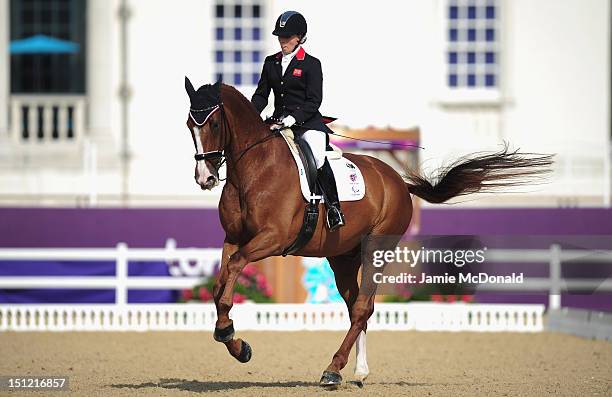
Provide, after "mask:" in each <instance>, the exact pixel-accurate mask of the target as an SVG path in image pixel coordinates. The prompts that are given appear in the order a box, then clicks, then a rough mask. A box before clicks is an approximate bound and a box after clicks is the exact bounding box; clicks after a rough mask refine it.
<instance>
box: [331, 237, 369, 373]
mask: <svg viewBox="0 0 612 397" xmlns="http://www.w3.org/2000/svg"><path fill="white" fill-rule="evenodd" d="M360 253H361V247H360V246H358V247H356V249H355V250H354V251H353V252H352V253H350V254H348V255H343V256H337V257H332V258H328V260H329V263H330V265H331V268H332V270H333V271H334V276H335V278H336V286H337V287H338V291H339V292H340V295H341V296H342V298H343V299H344V301H345V302H346V306H347V308H348V312H349V314H350V313H351V312H352V310H353V305H354V303H355V300H356V299H357V295H358V294H359V284H358V283H357V277H358V274H359V267H360V265H361V260H360ZM366 328H367V323H366V326H365V327H364V329H363V330H361V332H360V333H359V336H357V341H356V343H355V349H356V362H355V374H354V376H355V380H356V381H357V382H358V384H360V385H361V384H363V381H364V380H365V379H366V378H367V376H368V374H369V373H370V371H369V368H368V362H367V358H366Z"/></svg>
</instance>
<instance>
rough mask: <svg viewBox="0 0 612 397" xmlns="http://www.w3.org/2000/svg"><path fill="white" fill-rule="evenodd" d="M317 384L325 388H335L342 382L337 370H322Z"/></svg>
mask: <svg viewBox="0 0 612 397" xmlns="http://www.w3.org/2000/svg"><path fill="white" fill-rule="evenodd" d="M319 384H320V385H321V386H323V387H327V388H337V387H338V386H340V384H342V375H340V374H339V373H337V372H331V371H323V375H322V376H321V380H320V381H319Z"/></svg>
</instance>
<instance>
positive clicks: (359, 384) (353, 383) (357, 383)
mask: <svg viewBox="0 0 612 397" xmlns="http://www.w3.org/2000/svg"><path fill="white" fill-rule="evenodd" d="M349 383H350V384H351V385H355V386H357V387H358V388H360V389H363V381H361V380H352V381H350V382H349Z"/></svg>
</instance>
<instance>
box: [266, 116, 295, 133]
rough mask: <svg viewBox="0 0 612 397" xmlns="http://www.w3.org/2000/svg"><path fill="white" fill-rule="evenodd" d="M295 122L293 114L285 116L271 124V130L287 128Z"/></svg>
mask: <svg viewBox="0 0 612 397" xmlns="http://www.w3.org/2000/svg"><path fill="white" fill-rule="evenodd" d="M294 124H295V118H294V117H293V116H285V117H284V118H283V119H282V120H281V121H280V122H278V123H275V124H272V125H271V126H270V129H271V130H280V129H281V128H289V127H291V126H293V125H294Z"/></svg>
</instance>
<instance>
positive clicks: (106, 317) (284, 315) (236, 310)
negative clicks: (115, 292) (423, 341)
mask: <svg viewBox="0 0 612 397" xmlns="http://www.w3.org/2000/svg"><path fill="white" fill-rule="evenodd" d="M543 313H544V306H543V305H497V304H492V305H484V304H465V303H432V302H423V303H380V304H377V305H376V306H375V311H374V313H373V314H372V317H371V318H370V320H369V321H368V331H376V330H385V331H407V330H417V331H517V332H538V331H542V329H543V325H542V317H543ZM231 317H232V318H233V320H234V326H235V327H236V329H238V330H252V331H301V330H310V331H340V330H344V331H346V330H347V329H348V328H349V327H350V320H349V317H348V310H347V309H346V306H345V305H344V304H343V303H342V304H341V303H332V304H274V303H272V304H270V303H267V304H255V303H243V304H236V305H234V307H233V309H232V315H231ZM215 321H216V311H215V306H214V304H209V303H186V304H138V305H127V306H125V307H118V306H116V305H112V304H99V305H85V304H84V305H13V306H0V331H212V330H213V329H214V327H215Z"/></svg>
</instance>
